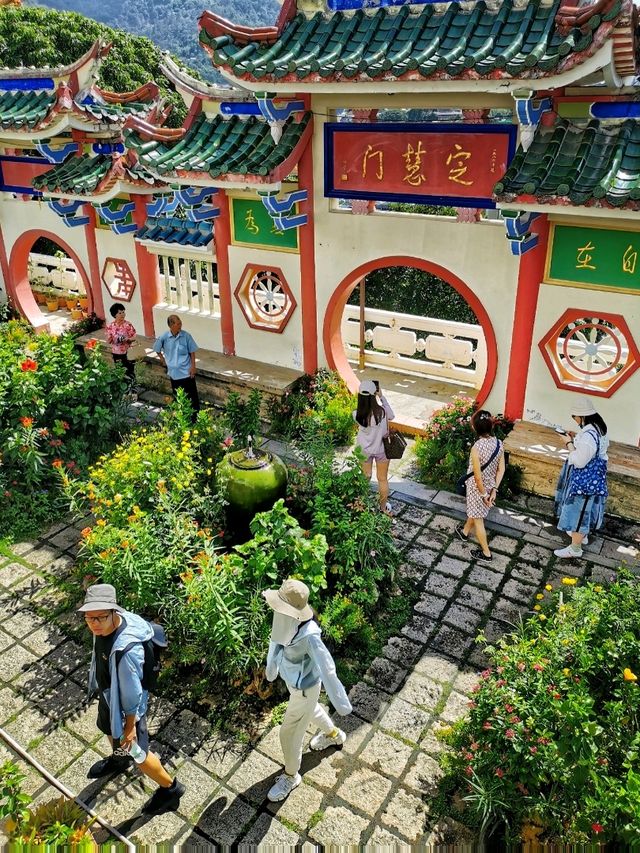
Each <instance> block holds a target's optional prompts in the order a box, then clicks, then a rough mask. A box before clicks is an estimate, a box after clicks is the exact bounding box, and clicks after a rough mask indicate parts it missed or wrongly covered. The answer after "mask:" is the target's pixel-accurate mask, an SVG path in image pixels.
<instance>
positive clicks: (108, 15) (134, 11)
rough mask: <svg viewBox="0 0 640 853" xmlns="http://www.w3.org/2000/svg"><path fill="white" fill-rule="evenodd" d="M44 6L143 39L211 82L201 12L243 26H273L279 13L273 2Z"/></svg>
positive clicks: (114, 1) (82, 1) (169, 0)
mask: <svg viewBox="0 0 640 853" xmlns="http://www.w3.org/2000/svg"><path fill="white" fill-rule="evenodd" d="M44 5H45V6H48V7H50V8H52V9H70V10H72V11H75V12H80V13H82V14H83V15H87V16H88V17H90V18H95V19H96V20H97V21H102V22H103V23H105V24H106V23H108V24H111V25H112V26H116V27H120V28H122V29H124V30H128V31H129V32H132V33H136V35H140V36H147V38H150V39H153V41H154V42H155V43H156V44H158V45H159V46H160V47H161V48H162V49H163V50H170V51H171V52H172V53H175V54H176V55H177V56H179V57H180V58H181V59H182V60H183V61H184V62H185V63H187V65H189V66H191V67H192V68H195V69H197V71H199V72H200V74H202V76H203V77H207V78H209V79H215V72H214V71H213V68H212V66H211V60H210V59H209V57H208V56H207V54H206V53H205V52H204V51H203V50H202V48H201V47H200V46H199V44H198V18H199V17H200V15H201V14H202V10H203V9H210V10H211V11H212V12H218V13H219V14H220V15H223V16H224V17H225V18H227V19H228V20H230V21H233V22H234V23H237V24H245V25H247V26H257V25H260V24H273V23H275V20H276V18H277V16H278V12H279V10H280V6H279V4H278V2H277V0H260V2H258V0H207V2H203V0H136V2H134V3H123V2H121V0H45V2H44Z"/></svg>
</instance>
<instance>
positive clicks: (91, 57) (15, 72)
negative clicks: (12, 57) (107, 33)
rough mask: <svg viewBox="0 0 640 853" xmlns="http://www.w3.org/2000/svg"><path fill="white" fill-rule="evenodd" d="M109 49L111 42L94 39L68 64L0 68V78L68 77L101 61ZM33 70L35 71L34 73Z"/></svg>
mask: <svg viewBox="0 0 640 853" xmlns="http://www.w3.org/2000/svg"><path fill="white" fill-rule="evenodd" d="M110 50H111V43H110V42H106V41H104V39H96V40H95V41H94V43H93V44H92V45H91V47H90V48H89V50H87V51H86V53H83V54H82V56H81V57H80V58H79V59H76V60H75V62H72V63H70V64H69V65H59V66H56V67H48V66H45V67H44V68H35V67H28V68H27V67H24V66H23V67H20V68H0V80H20V79H25V78H27V79H30V80H32V79H34V78H35V79H37V78H50V77H55V78H58V77H60V78H69V77H71V76H72V75H73V74H74V73H77V72H78V71H80V70H81V69H83V68H84V66H85V65H89V64H93V63H95V62H101V61H102V60H103V59H104V58H105V57H106V56H107V54H108V53H109V51H110ZM34 72H35V73H34Z"/></svg>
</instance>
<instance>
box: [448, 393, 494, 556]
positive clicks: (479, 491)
mask: <svg viewBox="0 0 640 853" xmlns="http://www.w3.org/2000/svg"><path fill="white" fill-rule="evenodd" d="M471 427H472V429H473V431H474V432H475V434H476V435H477V436H478V439H477V441H476V442H475V444H474V445H473V447H472V448H471V453H470V454H469V467H468V468H467V473H469V474H471V475H472V476H470V477H469V478H468V479H467V482H466V492H467V520H466V522H465V524H464V525H462V524H461V525H459V526H458V527H457V528H456V533H457V534H458V536H459V537H460V539H462V540H463V542H468V540H469V534H470V533H471V528H474V530H475V534H476V539H477V540H478V544H479V545H480V547H479V548H476V549H474V550H473V551H472V552H471V557H472V558H473V559H474V560H478V561H479V562H481V563H490V562H491V560H492V559H493V557H492V554H491V551H490V550H489V544H488V543H487V531H486V530H485V527H484V520H485V518H486V517H487V515H488V513H489V510H490V509H491V507H492V506H493V505H494V503H495V502H496V495H497V493H498V486H499V485H500V483H501V482H502V478H503V477H504V468H505V463H504V447H503V446H502V442H501V441H500V440H499V439H498V438H495V437H494V436H493V418H492V416H491V412H487V411H486V409H480V410H479V411H477V412H475V413H474V414H473V415H472V417H471Z"/></svg>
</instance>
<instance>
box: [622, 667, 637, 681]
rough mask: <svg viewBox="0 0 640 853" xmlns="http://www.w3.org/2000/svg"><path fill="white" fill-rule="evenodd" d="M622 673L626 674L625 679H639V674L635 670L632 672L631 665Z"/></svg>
mask: <svg viewBox="0 0 640 853" xmlns="http://www.w3.org/2000/svg"><path fill="white" fill-rule="evenodd" d="M622 675H623V676H624V680H625V681H637V680H638V676H637V675H636V674H635V672H632V671H631V670H630V669H629V667H627V668H626V669H625V670H624V672H623V673H622Z"/></svg>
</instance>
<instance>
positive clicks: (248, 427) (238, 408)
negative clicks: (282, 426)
mask: <svg viewBox="0 0 640 853" xmlns="http://www.w3.org/2000/svg"><path fill="white" fill-rule="evenodd" d="M224 414H225V420H226V424H227V427H228V429H229V432H230V433H231V435H232V436H233V442H234V444H235V445H236V447H239V448H243V447H246V446H247V444H248V437H249V436H251V437H252V438H253V443H254V446H255V445H257V443H258V436H259V435H260V392H259V391H258V389H257V388H253V389H252V390H251V391H250V392H249V396H248V398H247V399H246V400H241V399H240V395H239V394H238V393H237V392H236V391H230V392H229V395H228V397H227V403H226V405H225V408H224Z"/></svg>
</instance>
